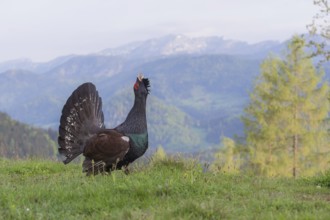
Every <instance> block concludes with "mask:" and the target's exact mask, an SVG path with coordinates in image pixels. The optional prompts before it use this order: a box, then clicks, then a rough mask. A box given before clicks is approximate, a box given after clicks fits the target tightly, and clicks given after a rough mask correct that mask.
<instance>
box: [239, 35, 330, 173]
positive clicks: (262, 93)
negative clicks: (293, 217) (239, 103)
mask: <svg viewBox="0 0 330 220" xmlns="http://www.w3.org/2000/svg"><path fill="white" fill-rule="evenodd" d="M287 49H288V50H287V52H286V54H285V57H284V58H279V57H275V56H270V57H269V58H267V59H266V60H265V61H264V62H263V63H262V64H261V75H260V76H259V78H258V79H257V82H256V85H255V88H254V91H253V92H252V94H251V95H250V104H249V105H248V106H247V107H246V108H245V115H244V117H243V122H244V125H245V133H246V137H247V144H248V147H249V149H250V156H249V160H250V164H251V167H252V169H253V171H254V172H256V173H259V174H263V175H269V176H273V175H281V176H290V175H292V176H294V177H296V176H297V175H312V174H315V173H316V172H319V171H322V170H325V169H327V168H329V143H328V140H327V138H328V133H327V126H326V119H327V116H328V112H329V104H328V94H329V93H328V92H329V88H328V85H327V83H326V82H322V77H323V72H320V71H317V70H316V68H315V67H314V65H313V62H312V60H311V58H309V57H310V56H309V55H308V54H307V53H306V52H305V41H304V40H303V39H302V38H300V37H298V36H294V37H293V38H292V40H291V41H290V42H289V44H288V48H287Z"/></svg>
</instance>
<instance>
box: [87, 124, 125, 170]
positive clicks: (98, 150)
mask: <svg viewBox="0 0 330 220" xmlns="http://www.w3.org/2000/svg"><path fill="white" fill-rule="evenodd" d="M129 147H130V145H129V139H128V137H126V136H124V135H123V134H121V133H119V132H117V131H115V130H112V129H109V130H103V131H101V132H99V133H97V134H96V135H94V136H93V137H92V138H91V139H89V141H88V142H87V144H86V146H85V149H84V156H86V157H89V158H91V159H93V160H94V161H101V160H102V161H103V162H105V163H106V164H114V163H116V162H118V160H122V159H123V157H124V156H125V154H126V153H127V151H128V149H129Z"/></svg>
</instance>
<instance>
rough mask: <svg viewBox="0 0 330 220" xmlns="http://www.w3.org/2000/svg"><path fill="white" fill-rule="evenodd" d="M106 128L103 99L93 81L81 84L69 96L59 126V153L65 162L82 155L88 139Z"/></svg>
mask: <svg viewBox="0 0 330 220" xmlns="http://www.w3.org/2000/svg"><path fill="white" fill-rule="evenodd" d="M100 128H104V116H103V112H102V100H101V98H100V97H99V94H98V92H97V91H96V88H95V86H94V85H93V84H92V83H84V84H82V85H80V86H79V87H78V88H77V89H76V90H75V91H74V92H73V93H72V94H71V96H70V97H69V98H68V100H67V102H66V104H65V105H64V107H63V110H62V116H61V120H60V127H59V137H58V144H59V145H60V147H59V153H60V154H61V155H64V156H65V157H66V158H65V159H64V160H63V162H64V163H65V164H67V163H69V162H70V161H72V160H73V159H74V158H76V157H77V156H78V155H80V154H81V153H82V152H83V150H84V147H85V144H86V141H87V140H88V139H89V138H90V137H91V136H92V135H93V134H95V133H96V132H97V130H99V129H100Z"/></svg>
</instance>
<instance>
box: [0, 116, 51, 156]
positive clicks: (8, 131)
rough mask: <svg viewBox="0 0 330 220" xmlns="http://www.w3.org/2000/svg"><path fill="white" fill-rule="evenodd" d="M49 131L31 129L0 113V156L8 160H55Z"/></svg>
mask: <svg viewBox="0 0 330 220" xmlns="http://www.w3.org/2000/svg"><path fill="white" fill-rule="evenodd" d="M50 135H52V136H54V134H53V132H52V131H51V130H48V131H46V130H43V129H40V128H33V127H31V126H28V125H25V124H23V123H19V122H17V121H14V120H12V119H11V118H10V117H9V116H8V115H6V114H5V113H1V112H0V155H1V156H3V157H8V158H29V157H35V158H53V159H54V158H56V155H57V144H56V142H55V141H54V140H53V139H51V137H50Z"/></svg>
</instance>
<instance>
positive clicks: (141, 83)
mask: <svg viewBox="0 0 330 220" xmlns="http://www.w3.org/2000/svg"><path fill="white" fill-rule="evenodd" d="M133 88H134V94H135V96H137V97H147V96H148V94H149V93H150V82H149V79H148V78H144V77H143V75H142V73H139V74H138V76H137V78H136V82H135V84H134V87H133Z"/></svg>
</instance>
